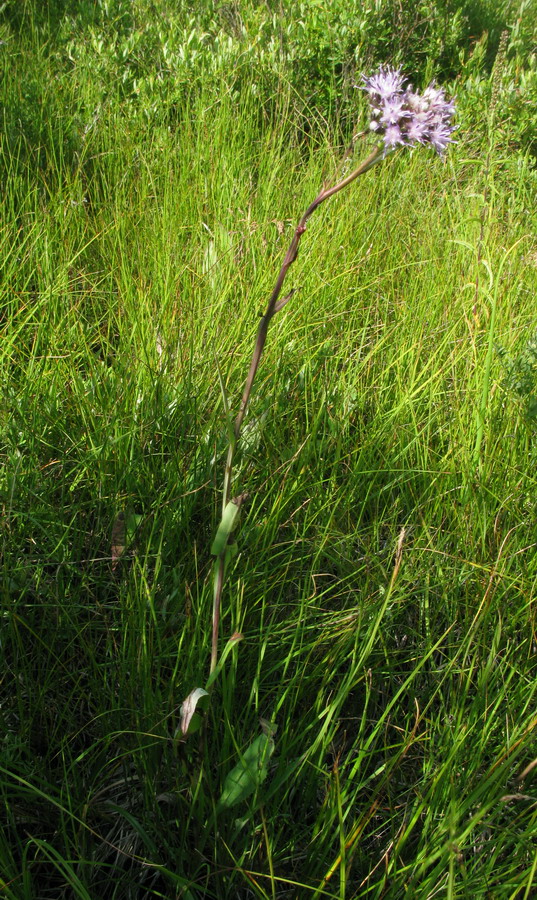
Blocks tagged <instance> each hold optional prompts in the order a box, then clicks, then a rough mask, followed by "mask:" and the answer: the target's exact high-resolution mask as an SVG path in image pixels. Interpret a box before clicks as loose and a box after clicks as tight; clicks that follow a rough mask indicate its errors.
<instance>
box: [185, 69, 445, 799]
mask: <svg viewBox="0 0 537 900" xmlns="http://www.w3.org/2000/svg"><path fill="white" fill-rule="evenodd" d="M362 81H363V90H365V91H366V93H367V95H368V98H369V103H370V112H371V120H370V125H369V132H370V133H373V134H374V135H375V136H376V137H377V138H378V139H381V140H379V141H378V142H377V144H376V146H375V147H374V148H373V149H372V150H371V152H370V153H369V155H368V156H366V158H365V159H364V160H363V161H362V162H360V164H359V165H358V166H356V168H354V169H353V171H351V173H350V174H348V175H346V176H345V177H344V178H340V180H335V183H333V184H331V185H329V184H325V185H324V186H323V188H322V189H321V191H320V192H319V194H318V195H317V196H316V197H315V199H314V200H313V201H312V203H310V205H309V206H308V208H307V209H306V211H305V212H304V213H303V215H302V217H301V218H300V220H299V222H298V225H297V226H296V229H295V232H294V235H293V238H292V240H291V243H290V245H289V249H288V250H287V253H286V255H285V258H284V260H283V263H282V266H281V269H280V272H279V274H278V277H277V279H276V283H275V285H274V288H273V291H272V294H271V296H270V299H269V301H268V306H267V309H266V311H265V314H264V315H263V316H262V318H261V321H260V323H259V326H258V330H257V337H256V342H255V347H254V351H253V355H252V359H251V362H250V368H249V371H248V375H247V377H246V382H245V386H244V390H243V394H242V399H241V403H240V407H239V411H238V413H237V415H236V418H235V420H234V422H232V420H231V418H230V416H229V410H228V403H227V397H226V395H225V391H224V388H223V384H221V387H222V393H223V399H224V407H225V411H226V415H227V417H228V431H229V446H228V452H227V460H226V466H225V474H224V485H223V493H222V517H221V520H220V524H219V526H218V529H217V533H216V536H215V539H214V541H213V544H212V547H211V552H212V554H213V555H214V556H215V565H214V600H213V622H212V646H211V663H210V674H209V678H208V681H207V683H206V685H205V689H203V688H199V687H198V688H195V689H194V690H193V691H191V693H190V694H189V695H188V697H187V698H186V700H185V701H184V703H183V706H182V712H181V724H180V731H181V734H182V736H183V737H186V735H187V734H189V733H191V732H192V731H194V730H196V728H198V727H199V726H200V724H201V719H200V716H199V715H198V712H197V711H196V707H197V706H198V704H199V707H198V708H205V707H206V704H207V701H208V691H209V688H210V687H211V685H212V684H213V683H214V681H215V679H216V678H217V676H218V674H219V672H220V671H221V668H222V665H223V663H224V661H225V659H226V658H227V656H228V654H229V652H230V650H231V648H232V647H233V646H234V645H235V644H236V642H237V641H238V640H240V639H241V635H240V634H234V635H233V636H232V637H231V638H230V640H229V641H228V642H227V643H226V645H225V647H224V649H223V651H222V653H221V654H220V657H219V654H218V645H219V627H220V608H221V601H222V591H223V586H224V580H225V574H226V569H227V566H228V563H229V562H230V560H231V558H232V557H233V556H234V554H235V553H236V544H235V542H234V540H233V537H232V535H233V531H234V530H235V528H236V525H237V522H238V517H239V511H240V508H241V505H242V504H243V502H244V500H245V499H246V495H245V494H244V493H239V494H235V495H234V491H233V465H234V459H235V453H236V450H237V446H238V443H239V440H240V437H241V430H242V425H243V422H244V418H245V416H246V413H247V410H248V404H249V401H250V396H251V392H252V387H253V384H254V381H255V377H256V374H257V370H258V368H259V364H260V361H261V357H262V355H263V349H264V347H265V342H266V339H267V334H268V329H269V325H270V322H271V321H272V319H273V318H274V316H275V315H276V313H278V312H280V310H282V309H283V307H284V306H285V305H286V304H287V303H288V302H289V300H290V299H291V297H292V296H293V294H294V290H291V291H290V292H289V293H287V294H286V295H285V296H283V297H281V294H282V289H283V286H284V283H285V281H286V278H287V274H288V272H289V269H290V267H291V265H292V264H293V262H294V261H295V260H296V258H297V255H298V248H299V244H300V240H301V238H302V235H303V234H304V232H305V231H306V227H307V223H308V221H309V219H310V218H311V216H312V215H313V213H314V212H315V210H316V209H317V208H318V207H319V206H320V205H321V204H322V203H324V201H325V200H328V199H329V198H330V197H333V196H334V195H335V194H337V193H339V191H342V190H343V189H344V188H346V187H348V186H349V185H350V184H352V182H353V181H355V180H356V179H357V178H358V177H359V176H361V175H364V174H365V173H366V172H368V171H369V169H371V168H372V167H373V166H374V165H376V163H378V162H380V161H381V160H383V159H385V157H386V156H387V155H388V154H390V153H392V152H394V151H396V150H397V149H399V148H401V147H418V146H431V147H433V149H434V150H435V151H436V152H437V153H438V154H439V155H440V156H444V154H445V152H446V150H447V148H448V146H449V144H450V143H452V138H451V135H452V133H453V131H454V125H453V124H452V119H453V115H454V112H455V104H454V102H453V101H452V100H449V99H447V98H446V96H445V94H444V91H443V89H442V88H438V87H436V86H435V85H434V84H431V85H429V87H427V88H426V89H425V91H424V92H423V93H422V94H419V93H417V92H415V91H414V90H413V88H412V85H409V86H408V87H406V88H404V77H403V75H402V73H401V71H400V70H399V69H392V68H389V67H388V68H381V69H380V70H379V71H378V72H377V73H376V74H374V75H372V76H369V77H365V76H362ZM365 135H367V132H363V133H361V134H360V135H357V136H356V137H364V136H365ZM353 148H354V141H353V144H352V145H351V148H350V150H349V151H348V152H347V154H346V156H345V161H346V162H348V157H349V156H350V155H351V153H352V151H353ZM271 727H272V726H271ZM258 762H259V761H258ZM260 765H261V764H260ZM261 768H262V766H261ZM245 780H246V781H247V782H248V783H249V784H250V786H251V779H250V781H249V780H248V779H245ZM235 802H238V801H237V800H236V799H234V801H233V803H235Z"/></svg>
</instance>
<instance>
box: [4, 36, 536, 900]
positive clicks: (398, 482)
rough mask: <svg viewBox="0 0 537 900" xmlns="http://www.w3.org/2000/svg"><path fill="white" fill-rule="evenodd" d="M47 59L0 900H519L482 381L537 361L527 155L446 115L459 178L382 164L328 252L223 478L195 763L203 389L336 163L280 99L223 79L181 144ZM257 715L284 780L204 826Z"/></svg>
mask: <svg viewBox="0 0 537 900" xmlns="http://www.w3.org/2000/svg"><path fill="white" fill-rule="evenodd" d="M39 40H41V38H40V33H38V32H35V33H32V34H31V35H29V36H27V37H26V38H25V37H24V36H21V37H20V38H17V39H16V40H15V38H13V41H14V43H13V47H16V48H17V55H16V59H14V62H13V65H14V66H17V67H19V70H20V71H27V72H28V73H30V74H31V75H32V77H33V78H35V79H36V83H38V84H41V85H42V89H43V91H44V92H45V93H46V95H47V96H49V100H50V103H49V106H48V109H49V110H50V109H58V110H61V115H60V116H59V117H57V118H55V117H54V116H52V117H51V116H49V114H48V113H47V112H46V110H45V111H44V112H43V121H42V123H41V124H40V125H39V127H37V125H36V128H35V132H34V133H33V137H32V135H29V134H28V132H25V134H26V137H24V138H23V137H20V135H19V137H18V138H16V135H15V137H13V135H12V137H11V138H10V140H9V141H8V140H6V141H5V142H4V143H3V145H2V159H1V161H0V166H1V167H2V170H3V171H4V172H5V173H8V174H7V176H6V179H5V189H4V191H3V195H2V226H1V230H0V244H1V247H2V281H1V286H0V291H1V293H0V304H1V305H0V316H1V318H0V326H1V328H2V342H1V344H0V378H1V383H2V385H3V391H2V398H1V409H0V412H1V420H0V425H1V432H0V437H1V443H2V464H3V467H2V476H1V477H2V482H1V490H2V519H1V525H2V530H1V535H0V539H1V545H2V570H1V590H2V595H1V597H2V599H1V616H2V618H1V630H0V642H1V653H2V657H3V666H2V672H1V676H0V678H1V680H0V729H1V731H0V733H1V749H0V798H1V810H2V811H1V819H2V824H3V827H2V828H1V829H0V893H1V894H2V896H5V897H6V898H7V900H34V898H35V900H44V898H47V897H51V898H59V897H65V898H88V897H89V898H92V900H93V898H111V900H112V898H113V900H127V898H129V900H130V898H132V900H139V898H157V897H161V898H175V897H190V898H195V900H200V898H202V897H209V898H228V897H234V896H237V897H241V898H249V897H256V898H287V897H288V898H303V897H304V898H312V900H313V898H317V897H319V898H321V897H332V898H347V900H349V898H355V897H356V898H357V897H364V898H381V897H382V898H393V900H399V898H400V897H403V896H407V897H416V898H429V897H431V898H432V897H435V896H441V897H447V898H455V897H460V898H466V897H472V896H474V897H476V898H486V897H491V898H492V897H494V898H495V900H497V898H498V900H515V898H516V900H522V898H530V897H531V896H533V893H534V891H535V886H536V885H537V847H536V842H535V835H536V833H537V812H536V811H537V805H536V801H537V794H536V790H535V777H536V775H535V773H536V771H537V769H535V768H534V769H531V770H528V772H527V773H526V774H525V775H524V777H521V775H522V773H523V772H524V770H525V769H526V768H527V767H528V766H530V765H531V763H532V761H533V760H534V759H535V757H536V756H537V752H536V746H537V745H536V740H535V728H536V725H537V681H536V677H535V676H536V666H535V647H536V635H535V584H536V575H537V553H536V543H535V533H536V530H535V529H536V519H535V491H536V485H537V479H536V475H535V471H536V468H535V461H536V455H535V447H534V442H535V438H534V433H533V434H532V433H531V430H529V426H528V425H527V424H526V423H525V421H524V420H523V418H522V417H521V415H520V409H519V406H518V405H517V403H516V398H514V397H513V396H511V395H510V394H509V393H508V392H507V391H506V390H505V388H504V384H503V370H502V364H501V360H500V358H499V356H498V355H497V354H496V353H495V352H494V348H495V346H496V345H497V344H500V345H502V346H503V347H505V348H507V350H509V351H511V350H513V348H516V347H518V346H519V345H520V343H521V342H522V343H523V342H524V340H525V337H526V336H527V334H528V333H529V332H530V331H534V330H535V321H536V312H535V300H534V297H535V290H536V287H537V268H536V266H535V238H534V234H535V225H536V215H535V212H534V209H535V174H534V171H533V170H532V169H531V166H530V164H529V161H528V158H526V157H524V156H523V154H522V153H521V152H519V151H518V150H517V149H516V147H514V146H503V145H499V144H498V142H494V141H492V143H490V141H489V135H487V134H485V133H481V132H476V131H474V130H473V129H470V128H466V127H465V124H464V120H463V121H462V127H461V130H460V132H459V134H458V138H459V143H458V144H457V146H456V147H454V148H453V149H452V150H451V152H450V153H449V155H448V159H447V162H446V164H445V165H444V164H442V162H441V161H439V160H438V159H437V158H435V157H434V156H433V154H432V153H429V152H426V151H424V152H420V153H417V152H416V153H414V154H406V155H405V154H399V155H394V156H392V157H390V158H388V159H387V160H386V161H385V162H384V163H382V164H381V165H379V166H377V167H375V168H374V169H373V170H372V171H371V172H369V173H368V174H367V175H365V176H364V177H363V178H360V179H359V180H358V181H357V182H356V183H355V184H354V185H353V186H352V187H351V188H350V189H349V190H348V191H346V192H343V193H341V194H340V195H338V196H337V197H335V198H333V199H332V200H330V201H329V202H327V203H326V204H325V205H323V207H321V208H320V209H319V211H318V212H317V213H316V214H315V215H314V216H313V218H312V220H311V221H310V223H309V225H308V230H307V233H306V234H305V235H304V237H303V239H302V242H301V245H300V253H299V256H298V259H297V262H296V263H295V264H294V266H293V268H292V269H291V271H290V275H289V280H288V282H287V284H288V286H289V289H290V288H291V287H293V288H296V294H295V295H294V296H293V298H292V300H291V302H290V303H289V304H288V305H287V306H286V307H285V309H284V310H283V311H282V312H281V313H279V314H278V316H277V317H276V318H275V319H274V321H273V324H272V325H271V329H270V332H269V337H268V342H267V348H266V351H265V355H264V357H263V360H262V363H261V367H260V371H259V374H258V379H257V380H256V384H255V388H254V393H253V397H252V402H251V407H250V411H249V414H248V417H247V420H246V427H245V431H244V435H243V439H242V442H241V445H240V449H239V453H238V458H237V465H236V471H235V487H236V492H239V491H243V490H244V491H248V492H249V494H250V500H249V502H248V504H247V506H246V508H245V512H244V513H243V514H242V520H241V527H240V530H239V534H238V542H239V554H238V555H237V556H236V558H235V560H234V562H233V568H232V570H231V571H230V573H229V576H228V579H227V581H226V585H225V588H224V595H223V609H222V624H221V634H222V647H223V646H224V641H225V640H227V639H228V638H229V637H230V636H231V635H232V634H233V632H235V631H238V632H241V633H242V634H243V635H244V640H243V641H241V642H240V643H238V644H237V645H236V646H235V647H234V648H233V650H232V651H231V653H230V656H229V657H228V660H227V662H226V664H225V666H224V668H223V671H222V673H221V675H220V677H219V679H218V680H217V681H216V683H215V686H214V689H213V691H212V696H211V704H210V708H209V710H208V713H207V720H206V723H205V726H204V729H203V731H202V732H201V736H200V734H198V735H194V736H192V737H190V738H188V740H187V741H180V740H177V738H176V732H177V728H178V725H179V721H180V707H181V703H182V701H183V699H184V698H185V697H186V695H187V694H188V693H189V692H190V691H191V690H192V689H193V688H194V687H196V686H197V685H203V684H205V681H206V679H207V676H208V671H209V658H210V645H211V607H212V560H211V555H210V546H211V540H212V538H213V536H214V531H215V528H216V526H217V524H218V521H219V510H220V499H221V495H220V491H221V485H222V481H223V467H224V461H225V455H226V449H227V448H226V423H225V415H224V410H223V407H222V401H221V396H220V387H219V382H218V375H217V368H218V367H219V368H220V370H221V372H222V376H223V379H224V382H225V385H226V390H227V392H228V396H229V403H230V406H231V409H232V411H236V410H237V408H238V403H239V400H240V395H241V392H242V387H243V382H244V378H245V376H246V371H247V367H248V364H249V360H250V356H251V353H252V349H253V344H254V339H255V332H256V328H257V323H258V317H259V314H260V313H262V312H263V311H264V308H265V306H266V301H267V297H268V295H269V294H270V291H271V289H272V286H273V284H274V280H275V278H276V275H277V272H278V270H279V266H280V264H281V261H282V259H283V256H284V254H285V251H286V249H287V245H288V243H289V241H290V239H291V236H292V233H293V228H294V225H295V223H296V221H297V219H298V217H299V215H300V214H301V213H302V212H303V210H304V209H305V208H306V206H307V205H308V204H309V202H310V201H311V200H312V199H313V197H314V196H315V195H316V193H317V192H318V189H319V186H320V185H321V184H322V182H323V179H324V178H326V177H329V176H330V173H331V172H333V171H334V168H335V166H336V163H337V160H338V158H339V153H340V150H341V148H338V147H336V146H335V145H334V133H335V129H332V128H331V127H329V126H328V124H326V126H323V125H322V124H321V122H320V120H319V119H316V118H315V119H313V120H312V122H313V124H312V125H311V128H310V132H309V133H308V134H306V135H304V136H303V137H302V139H301V138H300V122H301V121H302V120H301V119H299V120H297V118H296V114H295V108H294V105H293V90H292V88H291V87H289V88H288V89H286V88H285V84H284V83H282V87H281V91H280V94H279V95H278V96H277V97H271V98H270V102H268V101H267V105H266V107H265V106H264V100H263V98H256V97H255V96H253V97H252V96H250V95H248V94H247V92H242V93H241V94H240V95H238V96H237V95H236V94H235V93H233V92H232V91H231V90H229V89H228V84H227V82H226V81H225V80H220V81H218V80H217V81H215V78H214V77H213V78H212V79H211V80H210V81H209V80H208V81H207V83H199V84H197V85H196V86H193V88H192V90H191V91H190V92H189V93H188V96H185V99H184V102H183V105H182V106H181V107H180V114H179V118H178V121H177V122H175V123H174V124H173V126H171V125H170V124H169V122H168V121H167V119H166V116H163V117H162V120H161V121H160V122H157V123H155V121H154V119H151V118H149V117H146V116H145V115H144V112H143V110H138V111H137V112H132V110H131V111H130V112H129V109H128V108H127V111H126V107H125V105H124V103H123V102H122V98H121V96H119V95H118V96H116V95H115V94H114V92H113V91H111V94H110V96H109V97H108V99H107V100H106V102H105V103H103V105H102V106H101V108H100V109H98V110H94V108H93V107H92V106H91V103H92V101H93V98H94V93H95V92H96V91H97V89H98V86H97V83H96V82H93V81H92V80H91V72H89V73H88V71H87V70H83V71H82V74H80V72H79V69H78V68H77V66H76V65H74V67H73V69H72V70H71V69H69V68H68V67H66V68H65V69H58V68H54V66H55V65H56V63H54V61H51V60H50V59H49V58H48V57H47V55H46V52H45V50H47V52H48V49H47V48H46V47H45V49H43V47H44V45H43V44H42V43H41V44H40V43H39ZM39 47H41V49H42V53H41V52H38V51H39ZM30 54H32V55H30ZM53 75H54V77H55V78H56V79H57V81H56V82H55V81H54V79H53V77H52V76H53ZM13 91H15V88H13ZM59 98H60V99H59ZM60 101H61V102H60ZM10 102H12V103H14V102H15V100H14V95H13V96H12V97H11V101H10ZM21 102H22V101H21ZM90 107H91V109H90ZM264 109H267V110H268V112H267V115H266V116H265V115H263V110H264ZM94 116H95V118H94ZM86 126H87V127H86ZM487 147H488V148H489V149H488V151H487ZM486 152H488V153H489V165H488V167H487V168H485V165H484V158H485V154H486ZM364 155H365V148H364ZM476 283H477V289H476ZM493 303H494V310H495V312H494V315H495V318H494V320H493V321H492V319H491V316H492V304H493ZM491 322H492V324H493V330H492V328H491ZM121 513H123V514H124V515H125V517H126V521H127V526H128V528H127V531H129V530H132V529H133V528H134V526H136V530H135V533H134V534H130V537H129V535H127V544H128V546H127V548H126V550H125V552H124V554H123V556H122V558H121V559H120V560H119V562H117V563H116V564H114V565H113V564H112V544H113V539H112V531H113V529H114V525H115V524H117V521H118V516H119V514H121ZM260 717H263V718H265V719H268V720H271V721H274V722H275V723H276V724H277V733H276V736H275V742H276V747H275V752H274V755H273V756H272V758H271V760H270V765H269V773H268V777H267V778H266V780H265V781H264V782H263V784H262V785H260V787H259V790H258V791H257V793H256V794H254V795H253V796H251V797H250V798H249V799H248V800H247V801H245V802H244V803H243V804H241V805H239V806H237V807H234V808H233V809H232V810H230V811H225V810H224V811H221V812H218V813H215V807H216V804H217V802H218V798H219V796H220V794H221V790H222V786H223V783H224V780H225V777H226V775H227V773H228V772H229V771H230V770H231V769H232V768H233V767H234V766H235V765H236V763H237V760H238V759H239V758H240V755H241V753H243V752H244V751H245V749H246V748H247V747H248V746H249V745H250V744H251V743H252V742H253V741H254V740H255V738H256V737H257V736H258V734H260V725H259V718H260Z"/></svg>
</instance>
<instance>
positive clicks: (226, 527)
mask: <svg viewBox="0 0 537 900" xmlns="http://www.w3.org/2000/svg"><path fill="white" fill-rule="evenodd" d="M239 509H240V506H239V505H238V504H237V503H235V501H234V500H230V501H229V503H228V505H227V506H226V508H225V510H224V514H223V516H222V520H221V522H220V525H219V526H218V531H217V532H216V537H215V539H214V541H213V543H212V547H211V553H212V554H213V556H220V555H221V554H222V553H223V552H224V549H225V547H226V544H227V542H228V540H229V536H230V534H231V532H232V531H233V529H234V528H235V523H236V520H237V516H238V514H239Z"/></svg>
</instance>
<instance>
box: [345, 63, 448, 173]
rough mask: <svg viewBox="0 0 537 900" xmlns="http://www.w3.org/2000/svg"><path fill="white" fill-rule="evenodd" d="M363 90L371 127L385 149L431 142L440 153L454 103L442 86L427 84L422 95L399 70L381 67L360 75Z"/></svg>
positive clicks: (443, 149)
mask: <svg viewBox="0 0 537 900" xmlns="http://www.w3.org/2000/svg"><path fill="white" fill-rule="evenodd" d="M362 80H363V82H364V90H365V91H366V92H367V94H368V95H369V102H370V103H371V110H372V114H373V117H372V120H371V122H370V125H369V127H370V129H371V131H374V132H375V133H377V134H379V135H382V137H383V139H384V148H385V152H388V151H389V150H394V149H395V148H396V147H398V146H403V147H413V146H415V145H416V144H432V146H433V147H434V149H435V150H436V151H437V153H439V154H440V155H441V156H442V154H444V153H445V151H446V148H447V146H448V144H450V143H452V140H451V134H452V132H453V131H454V130H455V126H454V125H452V124H451V120H452V117H453V114H454V112H455V104H454V103H453V101H452V100H447V99H446V96H445V94H444V91H443V90H442V88H437V87H435V86H434V84H430V85H429V87H428V88H425V90H424V92H423V94H417V93H415V91H413V90H412V85H411V84H410V85H408V87H407V88H405V89H404V90H403V83H404V78H403V76H402V75H401V72H400V70H399V69H390V68H387V69H380V71H379V72H377V74H376V75H371V77H370V78H366V76H365V75H362Z"/></svg>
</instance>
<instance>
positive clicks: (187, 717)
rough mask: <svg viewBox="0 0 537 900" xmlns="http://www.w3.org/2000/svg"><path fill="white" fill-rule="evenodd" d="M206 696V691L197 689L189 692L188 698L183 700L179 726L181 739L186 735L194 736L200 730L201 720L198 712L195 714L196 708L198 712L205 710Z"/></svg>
mask: <svg viewBox="0 0 537 900" xmlns="http://www.w3.org/2000/svg"><path fill="white" fill-rule="evenodd" d="M208 696H209V695H208V693H207V691H205V690H204V689H203V688H200V687H198V688H194V690H193V691H190V694H189V695H188V697H187V698H186V699H185V700H183V702H182V704H181V724H180V726H179V727H180V730H181V734H182V735H183V737H186V735H187V734H194V732H196V731H198V730H199V729H200V727H201V723H202V721H203V720H202V717H201V716H200V714H199V712H196V708H197V707H199V709H200V710H204V709H206V707H207V704H208V702H209V701H208V700H206V699H205V698H206V697H208Z"/></svg>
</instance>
